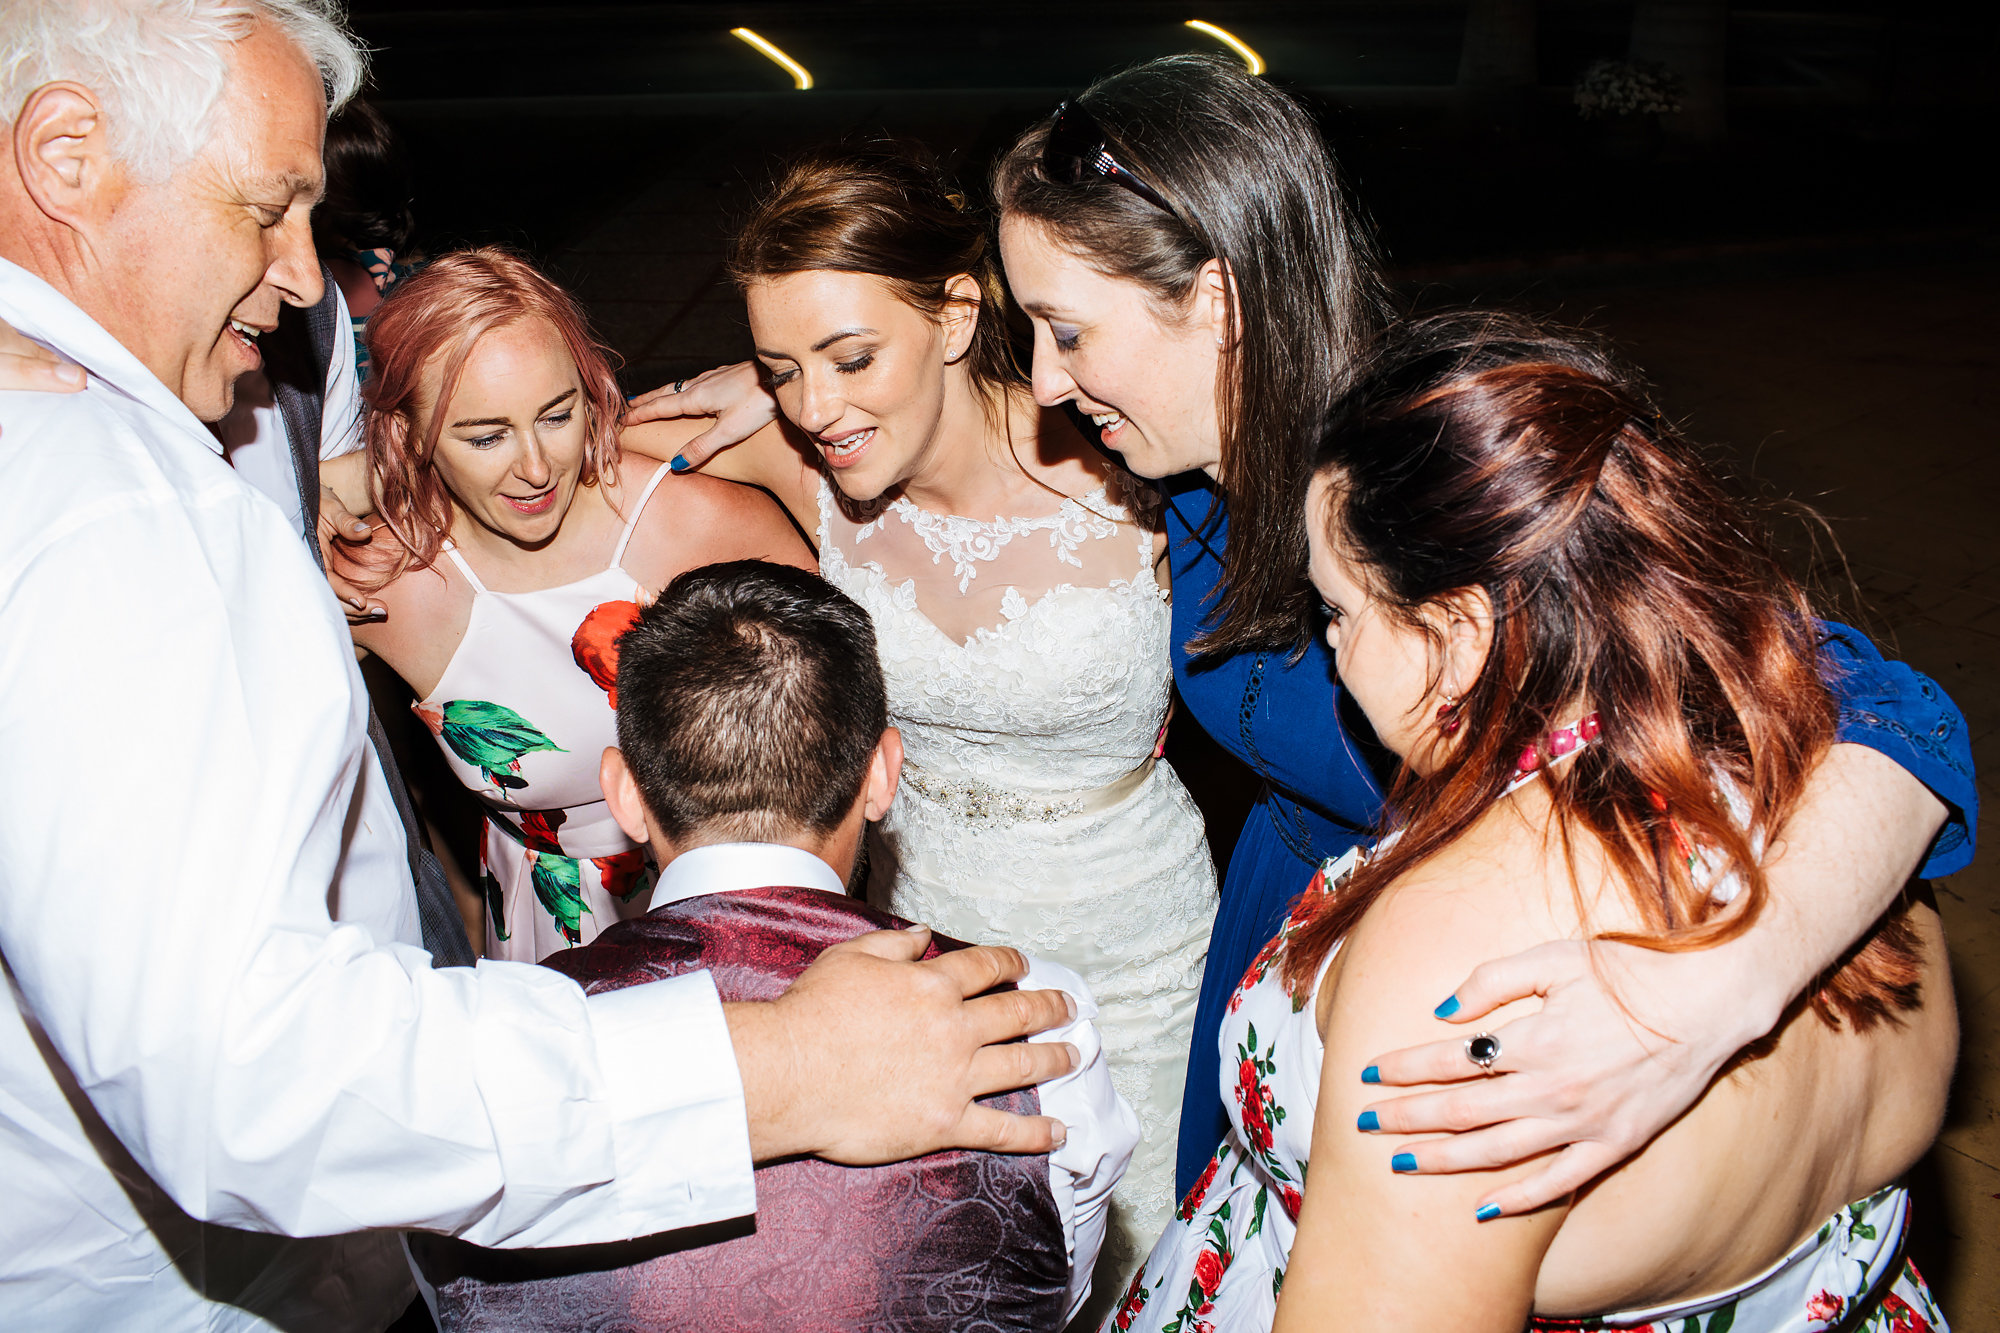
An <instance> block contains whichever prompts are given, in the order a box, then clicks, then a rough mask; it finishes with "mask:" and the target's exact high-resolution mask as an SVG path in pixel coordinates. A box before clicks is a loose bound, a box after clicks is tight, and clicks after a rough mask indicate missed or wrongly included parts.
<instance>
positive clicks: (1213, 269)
mask: <svg viewBox="0 0 2000 1333" xmlns="http://www.w3.org/2000/svg"><path fill="white" fill-rule="evenodd" d="M1235 293H1236V278H1235V276H1234V275H1232V274H1231V273H1230V271H1229V261H1227V260H1225V259H1211V260H1209V261H1208V262H1207V263H1205V264H1203V265H1202V266H1201V271H1200V272H1199V273H1196V274H1195V275H1194V293H1193V296H1192V298H1191V299H1192V301H1193V303H1194V304H1193V308H1192V309H1191V310H1190V311H1189V313H1190V314H1191V315H1192V316H1193V318H1194V319H1195V321H1196V323H1197V324H1199V325H1200V326H1201V327H1202V328H1203V329H1204V330H1205V331H1206V332H1207V333H1208V334H1210V335H1211V336H1212V337H1214V339H1215V345H1216V346H1217V347H1223V346H1226V345H1228V344H1230V343H1233V342H1235V341H1236V339H1237V336H1238V335H1239V334H1241V333H1242V331H1243V328H1242V319H1243V308H1242V306H1241V305H1240V304H1239V303H1237V302H1235V301H1232V300H1231V299H1230V298H1231V297H1233V296H1234V295H1235Z"/></svg>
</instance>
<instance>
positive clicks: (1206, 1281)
mask: <svg viewBox="0 0 2000 1333" xmlns="http://www.w3.org/2000/svg"><path fill="white" fill-rule="evenodd" d="M1228 1268H1229V1265H1228V1264H1226V1263H1224V1262H1223V1260H1222V1256H1221V1255H1220V1254H1218V1253H1216V1252H1215V1251H1214V1250H1203V1251H1202V1252H1201V1255H1200V1257H1198V1258H1197V1259H1196V1260H1195V1261H1194V1280H1195V1284H1196V1285H1197V1286H1199V1287H1200V1288H1201V1294H1202V1295H1203V1296H1204V1297H1206V1298H1207V1300H1208V1302H1209V1304H1204V1305H1203V1306H1202V1307H1201V1308H1200V1309H1199V1310H1197V1311H1196V1312H1195V1313H1197V1314H1207V1313H1208V1311H1209V1305H1211V1304H1213V1302H1214V1300H1215V1292H1216V1289H1217V1288H1218V1287H1220V1286H1221V1285H1222V1275H1223V1273H1224V1272H1226V1271H1227V1270H1228Z"/></svg>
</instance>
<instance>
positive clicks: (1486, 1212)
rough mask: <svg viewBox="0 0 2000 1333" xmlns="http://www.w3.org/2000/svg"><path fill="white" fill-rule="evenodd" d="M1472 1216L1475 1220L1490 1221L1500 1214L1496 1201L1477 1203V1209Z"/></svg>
mask: <svg viewBox="0 0 2000 1333" xmlns="http://www.w3.org/2000/svg"><path fill="white" fill-rule="evenodd" d="M1472 1216H1473V1218H1474V1219H1475V1220H1476V1221H1480V1222H1491V1221H1492V1220H1493V1219H1494V1218H1496V1217H1498V1216H1500V1205H1499V1204H1497V1203H1483V1204H1481V1205H1479V1211H1478V1212H1476V1213H1474V1214H1473V1215H1472Z"/></svg>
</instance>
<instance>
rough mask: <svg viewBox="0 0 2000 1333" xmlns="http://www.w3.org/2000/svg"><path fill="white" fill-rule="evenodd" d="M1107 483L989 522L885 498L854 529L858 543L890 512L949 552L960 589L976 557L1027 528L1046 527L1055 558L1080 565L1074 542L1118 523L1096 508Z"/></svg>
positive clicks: (933, 548) (987, 556) (934, 547)
mask: <svg viewBox="0 0 2000 1333" xmlns="http://www.w3.org/2000/svg"><path fill="white" fill-rule="evenodd" d="M1109 491H1110V488H1109V486H1108V485H1107V486H1099V487H1098V488H1097V489H1096V490H1094V491H1091V492H1089V493H1088V494H1086V495H1080V496H1064V497H1063V502H1062V506H1061V507H1060V508H1058V509H1057V510H1056V511H1055V512H1053V513H1049V514H1042V515H1039V516H1037V517H1035V518H1006V517H1001V516H997V515H996V516H995V517H994V519H993V520H992V521H991V522H985V521H983V520H980V519H976V518H966V517H964V516H963V515H960V514H939V513H934V512H933V511H931V510H929V509H925V508H923V507H922V506H920V505H918V504H916V503H915V502H914V501H912V500H909V499H908V498H906V497H903V496H897V497H896V498H895V499H894V500H891V501H889V502H888V504H887V506H886V507H885V508H884V509H883V511H882V512H881V513H880V514H879V515H877V516H876V518H875V519H874V521H873V522H870V523H865V524H863V525H862V526H861V528H860V529H859V530H858V531H857V532H856V533H855V534H854V543H855V545H856V546H857V547H858V546H859V545H860V544H861V543H862V542H864V541H866V540H867V539H868V538H869V537H870V536H873V535H874V534H875V533H877V532H880V531H881V530H882V529H883V527H884V526H885V525H886V524H887V523H888V521H889V519H890V517H891V516H892V515H893V516H894V517H896V518H899V519H901V520H902V521H903V522H904V523H906V524H908V525H909V526H910V527H911V529H912V530H914V531H915V532H916V534H917V535H918V536H919V537H921V538H923V541H924V546H925V547H926V548H927V549H928V550H929V551H930V553H931V555H932V556H934V557H936V556H946V555H948V556H950V557H951V562H952V574H953V576H954V577H956V578H957V579H958V590H959V591H960V592H961V593H962V592H964V591H965V590H966V589H967V588H968V587H970V586H971V584H972V581H973V580H974V579H975V578H977V577H979V567H978V563H977V562H979V561H982V560H983V561H991V560H994V559H996V558H998V556H999V554H1000V552H1001V549H1002V548H1004V547H1005V546H1006V545H1007V544H1008V543H1009V542H1011V541H1013V540H1014V539H1015V538H1016V537H1025V536H1027V535H1028V534H1029V533H1034V532H1048V533H1049V534H1050V538H1049V541H1050V545H1051V547H1052V548H1053V551H1054V554H1055V557H1056V559H1058V560H1060V561H1062V562H1063V563H1064V564H1066V565H1074V566H1076V568H1078V569H1082V568H1083V561H1081V560H1079V559H1078V558H1077V555H1076V548H1077V547H1079V546H1081V545H1083V543H1084V542H1086V541H1090V540H1092V539H1098V540H1102V539H1104V538H1108V537H1112V536H1115V535H1116V534H1117V532H1118V524H1117V522H1116V521H1115V520H1112V519H1109V518H1106V517H1105V516H1104V515H1103V514H1100V513H1097V512H1095V510H1094V509H1093V507H1092V503H1093V502H1095V503H1096V505H1097V507H1099V508H1101V507H1103V506H1104V504H1105V502H1106V500H1107V498H1108V496H1109Z"/></svg>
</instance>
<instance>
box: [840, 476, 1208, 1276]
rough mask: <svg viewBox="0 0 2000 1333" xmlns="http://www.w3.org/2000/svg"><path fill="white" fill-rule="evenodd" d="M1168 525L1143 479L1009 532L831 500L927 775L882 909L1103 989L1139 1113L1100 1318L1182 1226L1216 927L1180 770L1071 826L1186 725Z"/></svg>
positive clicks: (876, 862)
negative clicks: (1091, 797)
mask: <svg viewBox="0 0 2000 1333" xmlns="http://www.w3.org/2000/svg"><path fill="white" fill-rule="evenodd" d="M1157 503H1158V502H1157V498H1156V497H1155V496H1154V495H1153V493H1152V490H1151V488H1150V487H1146V486H1143V485H1142V484H1141V483H1137V482H1134V481H1131V480H1130V479H1129V478H1126V477H1124V476H1123V475H1122V474H1118V475H1117V476H1116V477H1115V478H1114V480H1113V481H1112V483H1111V484H1110V485H1108V486H1106V487H1105V488H1103V489H1100V490H1098V491H1096V492H1093V493H1092V494H1090V495H1087V496H1082V497H1078V498H1077V499H1072V500H1067V501H1064V502H1062V503H1061V505H1060V506H1059V507H1057V508H1055V510H1054V512H1052V513H1049V514H1047V515H1044V516H1041V517H1031V518H1012V519H1009V518H1004V517H1003V518H1000V519H998V520H996V521H993V522H978V521H975V520H972V519H967V518H961V517H950V516H941V515H936V514H931V513H928V512H926V511H924V510H921V509H918V508H917V507H916V506H915V505H913V504H910V503H909V502H907V501H900V500H899V501H893V502H890V503H889V504H887V505H882V506H879V507H876V508H874V509H871V510H868V511H864V512H861V513H859V514H851V513H848V512H844V511H843V509H842V507H841V505H840V504H839V503H838V502H837V500H836V497H835V495H834V493H833V490H832V488H831V487H830V486H829V485H828V484H827V483H825V482H824V481H823V482H822V483H821V492H820V528H819V549H820V570H821V572H822V573H823V574H824V575H825V576H826V578H827V579H828V580H829V581H831V582H832V583H834V584H835V585H836V586H838V587H840V588H842V589H843V590H844V591H846V592H847V593H848V594H849V595H850V596H852V597H854V598H855V599H856V600H857V601H858V602H860V603H861V604H862V605H863V606H864V607H866V608H867V609H868V611H869V612H870V614H871V615H872V616H873V618H874V622H875V633H876V640H877V644H878V647H879V651H880V653H881V658H882V665H883V669H884V673H885V675H886V677H887V680H888V688H889V711H890V715H891V717H890V720H891V721H892V722H893V723H894V724H895V725H896V726H897V727H898V728H900V729H901V731H902V734H903V744H904V749H905V754H906V761H905V762H906V770H905V771H906V774H908V775H909V776H908V778H906V780H905V782H904V783H903V785H902V787H901V788H900V789H899V791H898V792H897V796H896V801H895V804H894V806H893V808H892V809H891V810H890V813H889V815H888V817H887V818H886V819H885V820H884V821H883V822H882V823H881V824H880V825H878V826H877V828H876V830H875V836H874V837H873V839H872V840H871V843H870V851H871V857H872V874H871V881H870V897H871V898H873V899H874V900H875V901H876V902H877V903H878V904H880V905H882V906H885V907H887V908H888V909H889V910H891V911H894V912H896V913H898V914H900V915H902V916H905V917H908V918H910V919H912V920H917V921H923V922H926V923H928V924H930V925H932V926H935V927H936V928H937V929H938V930H940V931H943V932H944V933H945V934H947V935H953V936H956V937H958V938H960V939H966V940H972V941H974V942H978V943H1006V944H1012V945H1016V946H1018V947H1020V948H1022V949H1025V950H1028V951H1029V952H1032V953H1035V954H1038V955H1041V956H1043V957H1047V958H1051V959H1054V960H1055V961H1057V962H1060V963H1063V964H1065V965H1067V966H1069V967H1072V968H1074V969H1075V970H1076V971H1077V972H1079V973H1080V974H1082V976H1083V977H1084V979H1085V980H1086V981H1087V982H1088V983H1089V985H1090V988H1091V991H1092V993H1093V994H1094V995H1095V996H1096V998H1097V1001H1098V1004H1099V1007H1100V1011H1101V1018H1100V1022H1099V1027H1100V1029H1101V1031H1102V1034H1103V1037H1104V1044H1105V1051H1106V1054H1107V1056H1108V1057H1109V1059H1110V1062H1111V1067H1112V1078H1113V1081H1114V1082H1115V1083H1116V1085H1117V1087H1118V1090H1119V1092H1120V1093H1121V1094H1123V1095H1124V1097H1125V1098H1126V1100H1127V1101H1129V1102H1130V1103H1131V1104H1132V1107H1133V1109H1134V1110H1135V1111H1136V1112H1137V1113H1138V1116H1139V1123H1140V1128H1141V1133H1142V1139H1141V1142H1140V1145H1139V1148H1138V1151H1137V1152H1136V1153H1135V1154H1134V1156H1133V1160H1132V1166H1131V1169H1130V1170H1129V1172H1128V1173H1127V1175H1126V1177H1125V1179H1124V1181H1123V1182H1122V1183H1121V1184H1120V1186H1119V1188H1118V1192H1117V1194H1116V1195H1115V1196H1114V1200H1113V1205H1112V1208H1113V1211H1112V1222H1111V1229H1110V1234H1109V1235H1108V1236H1107V1238H1106V1243H1105V1252H1104V1257H1103V1258H1102V1260H1101V1261H1100V1263H1099V1267H1098V1274H1097V1277H1098V1280H1097V1283H1096V1288H1097V1289H1096V1292H1095V1294H1094V1296H1093V1299H1092V1304H1091V1309H1093V1310H1095V1309H1097V1308H1099V1306H1100V1305H1101V1304H1102V1302H1104V1301H1108V1300H1112V1299H1115V1298H1116V1296H1117V1295H1118V1293H1119V1292H1120V1291H1122V1290H1123V1288H1124V1285H1125V1280H1126V1279H1128V1278H1129V1277H1130V1275H1131V1274H1132V1272H1134V1271H1136V1269H1137V1267H1138V1264H1139V1262H1140V1261H1141V1260H1142V1259H1143V1258H1144V1256H1145V1253H1146V1251H1147V1250H1148V1249H1149V1248H1150V1247H1151V1245H1152V1242H1153V1239H1154V1238H1155V1237H1156V1236H1158V1235H1159V1233H1160V1231H1161V1229H1162V1228H1163V1227H1164V1226H1165V1223H1166V1220H1167V1218H1168V1217H1169V1216H1170V1215H1171V1213H1172V1210H1173V1205H1174V1203H1175V1199H1174V1194H1173V1174H1174V1152H1175V1139H1176V1135H1177V1133H1178V1128H1179V1122H1180V1100H1181V1090H1182V1085H1183V1081H1184V1079H1185V1075H1186V1069H1187V1057H1188V1043H1189V1040H1190V1034H1191V1032H1192V1029H1193V1023H1194V1010H1195V1000H1196V996H1197V994H1198V992H1199V989H1200V985H1201V972H1202V965H1203V963H1204V961H1205V960H1206V957H1207V951H1208V934H1209V930H1210V927H1211V926H1212V924H1213V921H1214V916H1215V905H1216V881H1215V870H1214V866H1213V865H1212V864H1211V862H1210V860H1209V856H1208V845H1207V842H1206V840H1205V838H1204V837H1203V830H1202V822H1201V815H1200V814H1199V812H1198V811H1197V810H1196V809H1195V807H1194V803H1193V802H1192V801H1191V800H1190V799H1189V797H1188V795H1187V791H1186V789H1185V788H1184V787H1182V785H1181V782H1180V779H1179V778H1178V777H1177V776H1176V775H1175V773H1174V772H1173V769H1172V768H1171V767H1170V766H1169V765H1167V764H1165V763H1160V764H1158V765H1156V766H1155V768H1154V769H1153V771H1152V772H1151V773H1150V774H1149V775H1146V776H1145V778H1144V780H1143V781H1141V782H1139V783H1138V784H1137V790H1136V791H1134V792H1133V794H1132V795H1131V796H1130V797H1128V798H1126V799H1124V800H1122V801H1119V802H1118V803H1116V804H1115V805H1113V806H1111V807H1110V808H1109V809H1100V810H1094V811H1093V812H1091V813H1083V814H1076V815H1070V816H1063V815H1060V814H1056V815H1050V814H1049V813H1048V812H1049V810H1050V809H1051V807H1055V808H1058V809H1059V808H1060V807H1062V806H1063V805H1064V804H1066V803H1067V802H1068V801H1069V799H1070V798H1072V797H1074V796H1076V795H1078V794H1085V793H1090V792H1094V791H1096V790H1097V789H1100V788H1104V787H1107V786H1110V785H1112V784H1113V783H1116V782H1118V781H1119V780H1120V779H1121V778H1125V777H1127V775H1129V774H1131V773H1132V772H1133V770H1134V769H1136V768H1138V767H1139V766H1140V765H1142V764H1144V763H1145V762H1146V760H1147V759H1148V758H1149V757H1150V756H1151V755H1152V753H1153V749H1154V746H1155V744H1156V741H1157V739H1158V736H1159V731H1160V727H1161V725H1162V723H1163V722H1164V721H1165V718H1166V711H1167V703H1168V699H1169V695H1170V688H1171V683H1172V671H1171V665H1170V662H1169V658H1168V647H1169V635H1170V631H1171V614H1170V608H1169V607H1168V604H1167V600H1166V593H1165V591H1164V590H1163V589H1162V588H1161V587H1160V586H1159V584H1158V583H1157V582H1156V581H1155V579H1154V576H1153V555H1154V551H1155V546H1154V536H1153V533H1154V525H1155V517H1156V514H1155V510H1156V506H1157ZM961 631H962V632H961ZM912 779H913V780H912ZM925 787H928V788H930V789H932V790H934V791H939V790H943V789H945V788H946V787H949V788H950V789H951V790H952V791H954V792H964V791H966V790H968V789H969V790H973V791H978V792H982V793H984V794H985V795H984V797H983V799H982V801H981V808H982V809H983V810H985V811H987V812H989V813H987V814H985V815H983V816H982V817H976V818H975V817H968V815H967V813H966V809H967V807H966V805H965V803H964V801H963V800H950V801H938V800H932V799H927V798H926V797H925V796H924V795H923V794H922V789H923V788H925ZM992 811H1001V812H1003V813H1002V815H1001V816H998V817H996V816H994V815H993V814H991V813H990V812H992ZM1008 811H1013V812H1016V813H1021V814H1022V817H1021V818H1018V819H1016V818H1012V817H1007V816H1006V814H1005V812H1008ZM1027 811H1036V812H1040V813H1036V814H1027V813H1023V812H1027Z"/></svg>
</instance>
